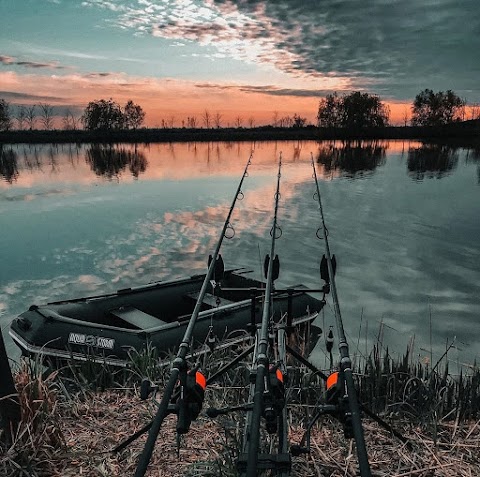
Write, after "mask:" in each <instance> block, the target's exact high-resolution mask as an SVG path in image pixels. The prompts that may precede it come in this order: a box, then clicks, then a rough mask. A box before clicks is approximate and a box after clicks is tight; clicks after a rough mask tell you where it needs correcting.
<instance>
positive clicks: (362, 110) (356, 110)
mask: <svg viewBox="0 0 480 477" xmlns="http://www.w3.org/2000/svg"><path fill="white" fill-rule="evenodd" d="M342 105H343V111H342V113H343V114H342V125H343V127H346V128H368V127H385V126H386V125H387V124H388V117H389V111H388V109H387V107H386V106H385V105H383V103H382V102H381V101H380V98H379V97H378V96H376V95H371V94H368V93H360V92H359V91H355V92H353V93H351V94H348V95H346V96H344V97H343V98H342Z"/></svg>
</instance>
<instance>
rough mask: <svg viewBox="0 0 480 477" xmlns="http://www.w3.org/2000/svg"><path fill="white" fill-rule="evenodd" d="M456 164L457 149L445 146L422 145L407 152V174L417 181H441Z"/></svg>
mask: <svg viewBox="0 0 480 477" xmlns="http://www.w3.org/2000/svg"><path fill="white" fill-rule="evenodd" d="M457 163H458V148H455V147H452V146H449V145H446V144H423V145H422V146H421V147H418V148H410V149H409V150H408V161H407V168H408V174H409V175H410V176H411V177H412V178H414V179H415V180H417V181H421V180H423V179H424V178H435V179H441V178H442V177H445V176H446V175H449V174H451V173H452V171H453V170H454V169H455V167H456V166H457Z"/></svg>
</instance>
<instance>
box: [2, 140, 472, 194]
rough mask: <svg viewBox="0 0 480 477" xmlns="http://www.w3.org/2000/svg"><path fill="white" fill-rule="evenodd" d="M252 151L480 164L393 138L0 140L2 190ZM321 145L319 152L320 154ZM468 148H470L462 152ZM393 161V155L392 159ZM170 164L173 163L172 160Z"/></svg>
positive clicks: (180, 168)
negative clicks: (124, 141) (145, 141)
mask: <svg viewBox="0 0 480 477" xmlns="http://www.w3.org/2000/svg"><path fill="white" fill-rule="evenodd" d="M252 150H254V155H253V159H254V162H255V166H258V167H259V168H260V169H262V168H263V169H264V168H265V167H270V165H271V164H275V163H276V162H277V161H278V156H279V154H280V152H282V157H283V161H284V163H285V164H287V163H295V164H301V163H303V162H304V161H307V162H309V160H310V154H311V152H314V154H315V159H316V162H317V164H318V173H319V175H320V176H321V177H325V178H332V177H346V178H350V179H361V178H365V177H367V176H371V175H372V174H373V173H374V172H375V171H376V169H377V168H378V167H379V166H382V167H383V166H385V163H386V157H387V150H388V153H389V154H390V155H391V158H393V156H395V155H397V154H401V155H402V156H403V154H404V150H405V151H407V152H406V153H405V154H406V157H407V161H406V166H405V172H406V174H407V175H408V176H409V177H412V178H414V179H415V180H423V179H424V178H426V177H435V178H442V177H444V176H445V175H447V174H451V173H452V172H453V171H454V170H455V168H456V166H457V165H458V162H459V157H464V158H465V159H464V161H465V164H469V163H470V164H471V163H472V162H475V163H476V164H478V170H477V174H478V177H479V179H478V180H479V183H480V160H479V157H480V149H479V148H478V147H477V148H476V149H475V148H469V149H461V148H455V147H453V146H447V145H438V144H428V145H422V144H421V143H418V142H415V143H405V142H395V141H391V142H388V141H380V142H379V141H350V142H342V141H329V142H317V141H277V142H274V141H270V142H268V141H267V142H252V143H250V142H243V143H241V142H224V143H208V142H205V143H193V142H192V143H170V144H140V145H128V144H110V145H105V144H96V145H78V144H62V145H56V144H44V145H28V144H20V145H13V146H6V145H3V146H1V145H0V151H1V159H0V188H2V187H4V188H7V187H11V186H12V184H13V183H14V184H15V186H17V187H32V186H34V185H42V186H43V185H45V184H46V183H48V182H55V183H59V182H62V183H76V184H91V183H93V182H98V179H99V178H100V179H101V180H104V181H112V180H116V181H118V182H120V181H130V180H132V179H133V180H135V179H138V178H139V177H140V176H141V177H142V178H143V179H149V180H152V179H153V180H158V179H166V178H168V179H172V180H185V179H192V178H200V177H205V176H211V175H212V174H213V175H215V176H224V177H231V176H238V174H241V172H242V171H243V167H244V164H245V160H246V158H247V157H248V156H249V155H250V153H251V151H252ZM315 151H316V152H315ZM465 152H466V154H465ZM391 160H393V159H391ZM172 165H173V166H172Z"/></svg>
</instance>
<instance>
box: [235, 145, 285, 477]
mask: <svg viewBox="0 0 480 477" xmlns="http://www.w3.org/2000/svg"><path fill="white" fill-rule="evenodd" d="M281 168H282V154H281V153H280V158H279V162H278V173H277V187H276V192H275V195H274V199H275V207H274V214H273V225H272V228H271V230H270V236H271V241H270V258H269V261H268V269H267V276H266V288H265V295H264V296H265V300H264V303H263V313H262V321H261V325H260V331H259V332H257V338H258V339H257V343H256V348H255V356H254V361H253V362H254V364H255V365H256V366H254V368H255V370H256V376H255V382H254V383H253V384H252V385H251V386H250V393H251V394H252V393H253V408H252V411H251V412H249V413H248V415H247V430H246V433H245V437H246V438H245V441H244V445H243V447H244V451H246V452H247V463H246V464H247V465H246V475H247V477H255V476H256V475H257V470H258V469H257V464H258V457H259V455H258V454H259V448H260V421H261V418H262V414H263V407H264V393H265V391H266V389H265V385H266V383H265V381H266V378H267V373H268V371H269V359H268V355H267V353H268V348H269V336H268V335H269V329H268V328H269V323H270V317H271V313H272V306H271V301H272V293H273V282H274V277H273V268H274V262H275V260H274V257H275V240H276V239H277V238H278V237H279V232H278V231H279V227H278V225H277V217H278V203H279V199H280V179H281V177H282V175H281ZM280 235H281V233H280Z"/></svg>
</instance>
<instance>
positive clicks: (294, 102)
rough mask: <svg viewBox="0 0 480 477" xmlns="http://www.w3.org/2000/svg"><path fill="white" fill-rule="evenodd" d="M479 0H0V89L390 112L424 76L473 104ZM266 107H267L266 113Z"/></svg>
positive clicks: (172, 112)
mask: <svg viewBox="0 0 480 477" xmlns="http://www.w3.org/2000/svg"><path fill="white" fill-rule="evenodd" d="M479 13H480V3H479V0H343V1H339V0H321V1H320V0H278V1H277V0H275V1H273V0H270V1H260V0H258V1H256V0H83V1H82V0H0V26H1V28H0V98H3V99H5V100H6V101H8V102H9V103H10V104H11V105H12V106H14V107H15V105H20V104H23V105H31V104H39V103H47V104H50V105H52V106H54V107H55V111H56V112H57V114H59V115H61V114H62V111H65V110H66V109H70V110H71V111H72V112H74V113H75V114H78V115H79V114H81V112H82V111H83V109H84V108H85V106H86V105H87V104H88V102H89V101H93V100H98V99H102V98H103V99H109V98H112V99H113V100H114V101H117V102H118V103H120V104H122V105H123V104H125V103H126V102H127V101H128V100H129V99H132V100H133V101H134V102H136V103H138V104H140V105H141V106H142V108H143V109H144V110H145V112H146V120H145V123H146V125H147V126H160V125H161V124H162V121H167V122H168V123H172V122H173V123H174V125H175V126H181V125H182V124H183V122H186V120H187V118H188V117H195V118H196V119H197V125H202V115H203V114H204V112H205V111H208V112H209V113H210V114H211V115H216V114H217V113H218V114H219V115H220V116H221V123H222V126H227V125H234V124H235V123H236V122H237V121H238V119H237V118H239V119H240V121H241V123H242V125H245V126H246V125H248V124H255V125H261V124H271V123H272V122H273V118H274V116H276V117H279V118H281V117H284V116H293V114H295V113H296V114H299V115H300V116H302V117H306V118H307V119H308V121H309V122H313V121H314V120H315V117H316V114H317V111H318V103H319V100H320V99H321V98H322V97H324V96H325V95H326V94H329V93H333V92H334V91H337V92H339V93H349V92H352V91H362V92H367V93H370V94H376V95H378V96H380V98H381V99H382V100H383V101H385V102H387V103H388V104H389V106H390V108H391V112H392V115H391V121H392V123H396V124H399V123H402V121H403V117H404V115H405V112H406V111H408V110H409V108H410V106H411V103H412V101H413V98H414V97H415V95H416V94H418V93H419V92H420V91H422V90H423V89H425V88H431V89H433V90H434V91H445V90H448V89H452V90H454V91H455V92H456V93H457V94H458V95H459V96H460V97H462V98H464V99H466V101H467V103H469V104H473V103H480V81H479V78H480V53H479V52H480V14H479ZM276 113H277V114H276Z"/></svg>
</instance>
